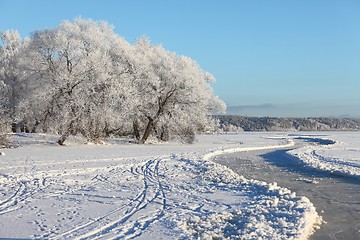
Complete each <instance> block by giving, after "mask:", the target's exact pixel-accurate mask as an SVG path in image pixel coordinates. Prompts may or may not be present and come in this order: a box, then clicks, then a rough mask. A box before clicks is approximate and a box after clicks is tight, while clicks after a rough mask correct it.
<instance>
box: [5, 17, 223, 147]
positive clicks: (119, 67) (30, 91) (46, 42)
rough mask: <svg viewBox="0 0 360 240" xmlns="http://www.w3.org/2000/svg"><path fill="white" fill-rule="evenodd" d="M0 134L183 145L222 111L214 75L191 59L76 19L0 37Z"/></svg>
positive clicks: (100, 24)
mask: <svg viewBox="0 0 360 240" xmlns="http://www.w3.org/2000/svg"><path fill="white" fill-rule="evenodd" d="M1 40H2V44H1V45H0V104H1V110H0V116H1V120H0V133H3V134H2V135H1V136H2V137H3V138H4V136H5V135H4V133H6V132H7V131H9V129H10V128H12V130H13V131H24V130H25V131H29V132H52V133H57V134H59V135H60V137H59V139H58V143H59V144H60V145H63V144H64V142H65V141H66V139H67V138H68V137H69V136H70V135H78V134H81V135H82V136H84V137H85V138H86V139H87V140H88V141H91V142H100V141H101V140H102V139H104V138H106V137H108V136H111V135H118V136H133V137H134V139H135V141H136V142H138V143H145V142H146V141H147V140H148V139H149V137H151V136H153V137H156V138H157V139H159V140H163V141H166V140H169V139H171V138H179V139H182V140H184V141H187V142H191V141H192V140H193V139H194V134H195V133H196V132H199V131H202V130H204V128H205V127H206V126H207V125H208V123H209V122H211V119H210V117H209V113H210V112H222V111H225V104H224V102H223V101H222V100H221V99H219V98H218V97H217V96H215V95H214V94H213V91H212V88H211V86H210V83H212V82H214V81H215V79H214V77H213V76H212V75H211V74H210V73H208V72H205V71H203V70H202V69H201V68H200V66H199V65H198V64H197V63H196V62H195V61H194V60H192V59H191V58H189V57H186V56H179V55H177V54H176V53H173V52H171V51H169V50H166V49H165V48H164V47H162V46H161V45H154V44H152V43H151V42H150V40H149V39H148V38H146V37H141V38H139V39H138V40H137V41H136V42H135V43H134V44H130V43H129V42H127V41H126V40H125V39H124V38H122V37H120V36H119V35H117V34H116V33H115V32H114V30H113V27H112V26H111V25H109V24H108V23H107V22H103V21H99V22H96V21H93V20H90V19H81V18H77V19H75V20H73V21H64V22H62V23H61V24H60V25H59V26H57V27H56V28H54V29H45V30H38V31H34V32H33V33H32V34H31V36H30V37H26V38H24V39H22V38H21V37H20V35H19V33H18V32H17V31H14V30H7V31H5V32H3V33H2V34H1Z"/></svg>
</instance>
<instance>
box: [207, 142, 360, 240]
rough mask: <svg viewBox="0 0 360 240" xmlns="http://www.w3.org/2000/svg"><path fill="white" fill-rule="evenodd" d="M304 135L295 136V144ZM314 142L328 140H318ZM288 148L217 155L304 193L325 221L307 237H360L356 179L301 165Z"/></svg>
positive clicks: (253, 174) (246, 174)
mask: <svg viewBox="0 0 360 240" xmlns="http://www.w3.org/2000/svg"><path fill="white" fill-rule="evenodd" d="M304 140H305V142H306V139H299V140H297V143H296V146H295V147H299V146H301V145H303V144H305V143H304ZM318 144H329V143H327V142H319V143H318ZM288 150H289V149H282V150H277V151H273V150H267V151H266V150H262V151H249V152H239V153H233V154H226V155H220V156H217V157H216V158H215V159H214V161H215V162H217V163H220V164H223V165H225V166H227V167H229V168H231V169H232V170H234V171H235V172H237V173H238V174H240V175H243V176H244V177H246V178H248V179H257V180H261V181H265V182H277V183H278V185H279V186H281V187H286V188H288V189H290V190H292V191H294V192H296V193H297V195H298V196H306V197H308V198H309V199H310V201H311V202H312V203H313V204H314V205H315V207H316V210H317V212H318V213H319V215H321V216H322V218H323V220H324V221H325V222H326V223H324V224H322V225H321V228H320V229H318V230H317V231H316V232H315V233H314V234H313V235H312V236H311V238H310V239H314V240H325V239H343V240H352V239H354V240H359V239H360V179H355V178H351V177H344V176H336V175H333V174H331V173H327V172H323V171H320V170H316V169H313V168H310V167H308V166H305V165H304V164H302V163H301V162H300V161H299V160H298V159H297V158H295V157H292V156H290V155H288V154H286V151H288Z"/></svg>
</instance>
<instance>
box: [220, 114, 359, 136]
mask: <svg viewBox="0 0 360 240" xmlns="http://www.w3.org/2000/svg"><path fill="white" fill-rule="evenodd" d="M214 118H216V119H218V120H219V124H220V128H221V129H222V130H223V131H229V132H235V131H340V130H342V131H358V130H360V119H352V118H275V117H245V116H237V115H216V116H214Z"/></svg>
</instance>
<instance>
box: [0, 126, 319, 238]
mask: <svg viewBox="0 0 360 240" xmlns="http://www.w3.org/2000/svg"><path fill="white" fill-rule="evenodd" d="M291 138H293V137H289V136H287V135H286V134H277V133H241V134H239V135H235V134H234V135H212V136H199V139H198V141H197V142H196V143H195V144H192V145H186V144H177V143H166V144H145V145H135V144H130V143H128V142H127V141H126V140H119V139H113V140H111V141H108V142H107V143H105V144H102V145H83V144H82V139H80V138H72V139H69V145H68V146H67V147H58V146H56V145H53V144H52V143H51V142H52V140H54V139H57V136H50V135H40V134H22V135H15V136H13V141H14V142H15V144H16V145H18V146H19V147H18V148H14V149H4V150H3V151H4V152H6V155H4V156H1V158H0V215H1V218H0V238H10V237H11V238H42V239H43V238H50V239H114V238H115V239H116V238H139V239H155V238H159V239H174V238H177V239H179V238H180V239H209V238H211V237H213V238H223V239H237V238H244V239H260V238H265V239H306V238H307V237H308V236H310V235H311V234H312V233H313V231H314V230H315V229H316V228H317V227H318V226H319V225H320V224H321V217H320V216H319V215H318V214H317V212H316V209H315V207H314V206H313V204H312V203H311V202H310V201H309V199H307V198H306V197H302V196H297V195H296V193H294V192H291V191H290V190H288V189H286V188H282V187H281V183H266V182H261V181H257V180H253V179H245V178H244V177H242V176H239V175H237V174H236V173H234V172H233V171H232V170H230V169H229V168H227V167H225V166H223V165H219V164H216V163H214V162H212V161H211V158H212V157H214V156H215V155H218V154H224V153H225V154H226V153H229V152H236V151H251V150H259V149H277V148H282V147H284V146H286V147H289V146H293V144H294V141H293V140H292V139H291ZM18 229H21V231H18Z"/></svg>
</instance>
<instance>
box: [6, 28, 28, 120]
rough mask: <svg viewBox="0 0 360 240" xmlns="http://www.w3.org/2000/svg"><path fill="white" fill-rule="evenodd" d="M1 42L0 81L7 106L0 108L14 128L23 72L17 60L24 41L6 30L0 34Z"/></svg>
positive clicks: (14, 33)
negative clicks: (4, 88)
mask: <svg viewBox="0 0 360 240" xmlns="http://www.w3.org/2000/svg"><path fill="white" fill-rule="evenodd" d="M1 41H2V44H1V45H0V80H1V81H3V84H5V86H6V94H7V96H6V99H7V104H6V105H3V106H2V107H3V108H5V109H6V112H7V114H8V116H9V118H8V120H9V121H10V122H9V123H11V124H14V126H16V125H17V123H18V121H17V117H16V116H17V107H18V105H19V102H20V100H21V98H22V94H23V92H24V89H23V83H22V76H23V74H24V72H23V71H22V68H21V67H20V66H19V58H20V57H21V51H22V49H23V47H24V45H25V44H26V41H22V40H21V37H20V34H19V33H18V32H17V31H14V30H7V31H4V32H3V33H1ZM3 94H4V93H3ZM4 111H5V110H4ZM17 126H18V125H17Z"/></svg>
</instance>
